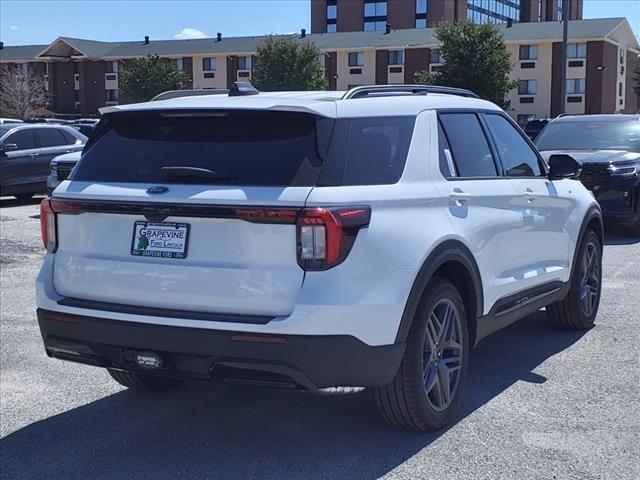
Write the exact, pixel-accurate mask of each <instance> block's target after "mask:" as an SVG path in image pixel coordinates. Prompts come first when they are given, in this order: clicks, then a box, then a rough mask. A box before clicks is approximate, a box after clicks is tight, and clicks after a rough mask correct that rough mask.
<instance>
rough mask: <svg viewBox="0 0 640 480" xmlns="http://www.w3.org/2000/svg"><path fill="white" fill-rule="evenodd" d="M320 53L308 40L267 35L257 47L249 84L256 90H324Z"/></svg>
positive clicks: (325, 84)
mask: <svg viewBox="0 0 640 480" xmlns="http://www.w3.org/2000/svg"><path fill="white" fill-rule="evenodd" d="M319 55H320V50H318V47H316V46H315V45H314V44H313V43H311V42H308V41H303V42H300V41H294V40H292V39H290V38H282V37H273V36H269V37H267V38H266V39H265V40H263V41H262V42H261V43H260V45H258V61H257V64H256V68H255V72H254V76H253V84H254V85H255V87H256V88H257V89H258V90H263V91H272V92H273V91H282V90H325V89H326V88H327V80H326V78H325V76H324V68H322V65H321V64H320V62H319V61H318V56H319Z"/></svg>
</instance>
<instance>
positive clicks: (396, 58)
mask: <svg viewBox="0 0 640 480" xmlns="http://www.w3.org/2000/svg"><path fill="white" fill-rule="evenodd" d="M389 65H404V50H391V51H390V52H389Z"/></svg>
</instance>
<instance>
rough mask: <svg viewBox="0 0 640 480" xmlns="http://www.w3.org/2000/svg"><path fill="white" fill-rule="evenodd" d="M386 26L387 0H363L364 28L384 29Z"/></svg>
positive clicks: (367, 29)
mask: <svg viewBox="0 0 640 480" xmlns="http://www.w3.org/2000/svg"><path fill="white" fill-rule="evenodd" d="M386 27H387V2H379V1H371V0H365V2H364V30H365V31H372V30H384V29H385V28H386Z"/></svg>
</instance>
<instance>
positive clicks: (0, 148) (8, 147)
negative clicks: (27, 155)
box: [0, 143, 18, 153]
mask: <svg viewBox="0 0 640 480" xmlns="http://www.w3.org/2000/svg"><path fill="white" fill-rule="evenodd" d="M17 149H18V145H16V144H15V143H5V144H4V145H0V153H6V152H11V151H13V150H17Z"/></svg>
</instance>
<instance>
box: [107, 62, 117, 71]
mask: <svg viewBox="0 0 640 480" xmlns="http://www.w3.org/2000/svg"><path fill="white" fill-rule="evenodd" d="M105 69H106V73H118V61H117V60H116V61H113V62H107V63H105Z"/></svg>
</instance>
